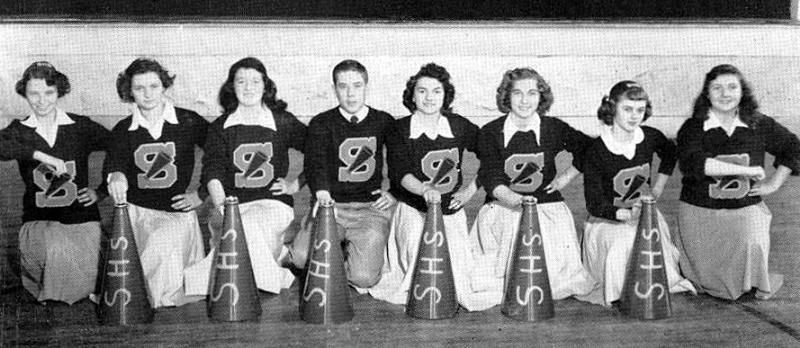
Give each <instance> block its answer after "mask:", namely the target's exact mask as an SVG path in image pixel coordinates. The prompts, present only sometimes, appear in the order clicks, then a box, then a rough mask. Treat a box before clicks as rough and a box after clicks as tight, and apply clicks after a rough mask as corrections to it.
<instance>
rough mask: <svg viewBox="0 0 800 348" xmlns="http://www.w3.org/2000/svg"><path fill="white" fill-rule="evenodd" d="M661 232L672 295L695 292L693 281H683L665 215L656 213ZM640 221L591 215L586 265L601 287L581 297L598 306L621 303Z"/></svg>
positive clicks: (585, 240) (585, 247)
mask: <svg viewBox="0 0 800 348" xmlns="http://www.w3.org/2000/svg"><path fill="white" fill-rule="evenodd" d="M656 212H657V215H658V224H659V227H660V232H661V235H660V236H661V237H662V238H660V240H661V248H662V251H663V255H664V268H665V270H666V273H667V282H668V283H669V291H670V292H671V293H676V292H683V291H691V292H692V293H696V290H695V288H694V286H693V285H692V283H691V282H689V281H688V280H686V279H684V278H683V277H682V276H681V274H680V271H679V268H678V259H679V252H678V249H677V248H676V247H675V245H674V244H673V243H672V237H671V235H670V232H669V226H668V225H667V222H666V220H664V216H663V215H661V212H660V211H658V210H656ZM638 224H639V221H638V219H637V220H635V221H630V222H627V223H625V222H618V221H611V220H607V219H603V218H598V217H595V216H590V217H589V219H588V221H587V222H586V228H585V230H584V232H583V262H584V264H585V266H586V269H587V270H589V273H591V274H592V276H593V277H594V278H595V280H597V281H598V282H600V283H601V284H602V286H601V287H599V288H597V289H596V290H595V291H592V293H591V294H589V295H588V296H585V297H581V299H582V300H586V301H589V302H592V303H595V304H600V305H604V306H610V305H611V302H614V301H616V300H619V298H620V297H621V295H622V287H623V285H624V283H625V273H626V271H627V269H628V261H629V260H630V257H631V252H632V249H633V243H634V240H635V239H636V229H637V226H638Z"/></svg>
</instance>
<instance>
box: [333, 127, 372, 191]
mask: <svg viewBox="0 0 800 348" xmlns="http://www.w3.org/2000/svg"><path fill="white" fill-rule="evenodd" d="M377 144H378V140H377V139H376V138H375V137H368V138H347V139H345V140H344V141H343V142H342V144H341V145H339V159H340V160H341V161H342V163H344V164H345V165H344V166H343V167H339V181H341V182H364V181H367V180H369V178H371V177H372V174H374V173H375V152H376V151H377V148H378V145H377Z"/></svg>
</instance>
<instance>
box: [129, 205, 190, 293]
mask: <svg viewBox="0 0 800 348" xmlns="http://www.w3.org/2000/svg"><path fill="white" fill-rule="evenodd" d="M128 214H129V216H130V219H131V227H132V230H133V235H134V238H135V239H136V247H137V248H138V249H139V258H140V260H141V262H142V270H143V271H144V278H145V283H146V285H147V294H148V296H149V297H150V304H151V305H152V306H153V308H158V307H169V306H180V305H183V304H186V303H189V302H195V301H199V300H201V299H202V297H199V296H196V297H190V296H187V294H186V292H185V291H184V276H183V271H184V269H186V268H187V267H189V266H190V265H193V264H195V263H197V262H199V261H200V260H202V258H203V240H202V237H201V233H200V224H199V223H198V222H197V214H196V213H195V212H194V211H190V212H185V213H184V212H166V211H161V210H155V209H149V208H144V207H140V206H137V205H134V204H130V203H128Z"/></svg>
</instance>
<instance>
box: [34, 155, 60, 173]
mask: <svg viewBox="0 0 800 348" xmlns="http://www.w3.org/2000/svg"><path fill="white" fill-rule="evenodd" d="M33 159H35V160H37V161H39V162H42V163H44V164H46V165H48V166H50V167H52V168H53V171H54V172H55V174H56V175H57V176H58V175H61V174H64V173H66V172H67V164H66V163H65V162H64V160H62V159H60V158H57V157H53V156H50V155H48V154H46V153H44V152H41V151H38V150H37V151H34V152H33Z"/></svg>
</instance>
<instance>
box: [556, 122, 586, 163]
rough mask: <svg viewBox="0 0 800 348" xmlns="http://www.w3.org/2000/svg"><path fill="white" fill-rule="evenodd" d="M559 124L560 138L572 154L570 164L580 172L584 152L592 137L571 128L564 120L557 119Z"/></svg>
mask: <svg viewBox="0 0 800 348" xmlns="http://www.w3.org/2000/svg"><path fill="white" fill-rule="evenodd" d="M558 121H559V123H560V124H561V139H562V141H563V142H564V148H565V149H566V150H567V151H568V152H569V153H571V154H572V166H573V167H575V169H577V170H578V171H580V172H583V163H584V160H583V157H584V156H585V152H586V150H587V148H588V147H589V144H591V142H592V138H590V137H589V136H588V135H586V134H584V133H583V132H581V131H579V130H577V129H575V128H572V126H570V125H569V124H567V123H566V122H564V121H561V120H558Z"/></svg>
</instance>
